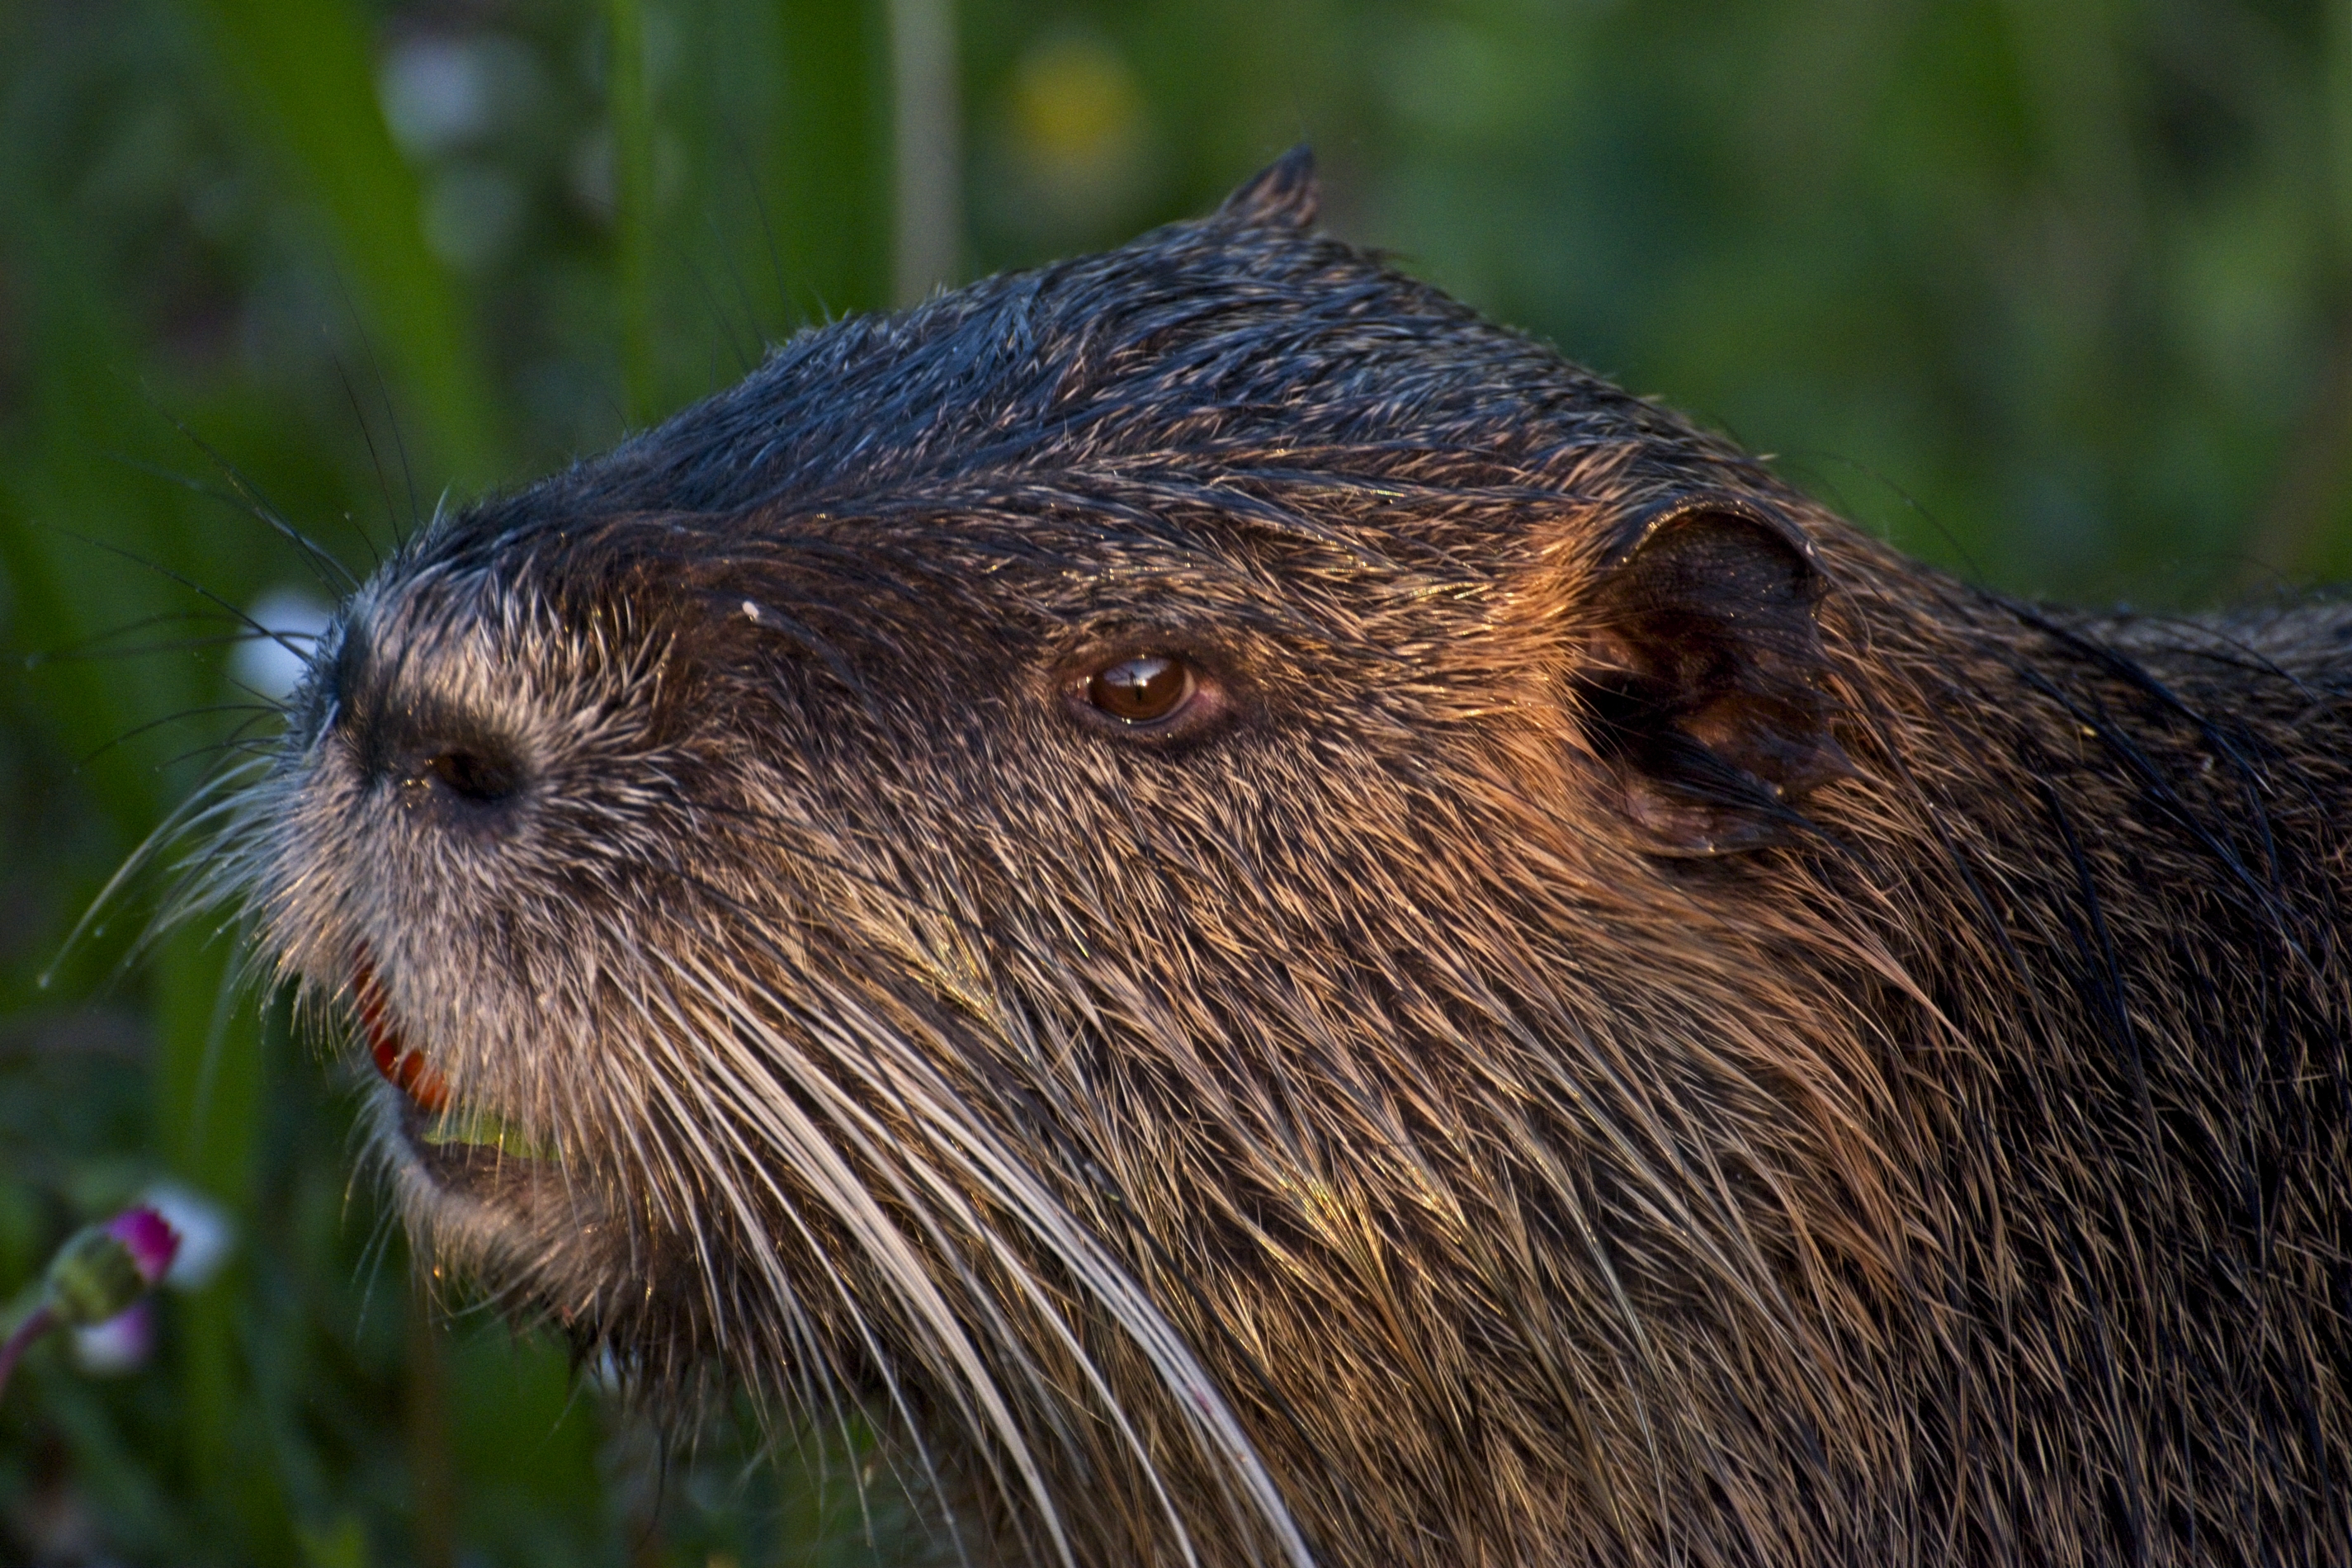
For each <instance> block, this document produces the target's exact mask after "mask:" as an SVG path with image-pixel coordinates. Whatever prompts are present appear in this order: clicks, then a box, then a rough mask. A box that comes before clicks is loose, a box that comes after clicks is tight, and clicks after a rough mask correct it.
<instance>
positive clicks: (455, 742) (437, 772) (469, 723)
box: [326, 628, 528, 815]
mask: <svg viewBox="0 0 2352 1568" xmlns="http://www.w3.org/2000/svg"><path fill="white" fill-rule="evenodd" d="M416 673H417V672H416V670H415V667H414V666H412V667H411V668H410V670H409V671H408V674H409V676H410V677H411V678H412V679H414V678H415V675H416ZM394 684H395V683H394V682H390V681H387V680H386V679H384V677H383V671H382V666H381V665H379V664H377V663H376V662H375V661H374V660H373V659H371V658H369V654H368V649H367V647H366V644H365V641H364V639H363V638H362V636H361V635H360V632H359V630H358V629H357V628H353V629H352V632H351V633H350V635H348V636H346V637H345V638H344V639H343V642H342V646H341V648H340V649H339V650H338V656H337V657H336V658H335V659H334V661H333V663H332V664H331V665H330V666H329V668H328V669H327V673H326V688H327V690H326V695H327V699H328V703H329V706H328V712H329V713H330V714H331V720H330V723H331V726H332V728H333V729H334V730H335V731H337V732H339V733H340V734H341V737H342V739H343V741H344V742H345V743H346V744H348V745H349V746H350V747H351V749H352V755H353V756H354V757H355V758H356V759H357V761H358V763H359V766H360V772H361V773H362V775H363V776H365V777H366V778H367V779H369V780H371V781H376V782H388V783H391V784H395V785H397V786H398V788H399V790H400V793H401V795H402V797H403V798H404V800H406V801H408V802H410V803H411V804H413V805H425V804H426V803H428V802H439V803H442V804H444V805H446V806H447V807H450V808H453V809H456V810H457V811H459V812H461V813H465V814H468V815H478V814H481V813H484V812H487V811H488V810H489V809H490V808H492V807H496V806H499V805H504V804H506V803H507V802H509V801H510V800H512V799H513V798H514V797H515V796H516V795H519V794H520V793H521V791H522V788H523V786H524V784H526V783H527V782H528V770H527V769H526V768H525V766H524V763H523V757H522V752H521V750H520V747H519V746H517V745H516V744H515V742H514V741H513V740H512V739H511V738H510V737H509V735H508V734H507V733H506V732H505V731H503V730H502V729H501V727H500V726H499V724H498V723H496V722H495V721H492V720H490V719H489V718H488V717H486V716H484V715H482V714H480V713H478V712H475V711H472V710H470V709H469V708H467V707H463V706H457V705H453V704H451V703H449V702H448V701H446V700H445V699H443V698H442V697H441V696H440V694H439V693H437V692H436V691H435V690H434V689H432V688H431V686H430V684H429V682H428V683H426V684H425V687H424V689H421V690H409V691H401V690H395V689H393V687H394ZM400 684H404V682H403V683H400Z"/></svg>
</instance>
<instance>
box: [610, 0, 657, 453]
mask: <svg viewBox="0 0 2352 1568" xmlns="http://www.w3.org/2000/svg"><path fill="white" fill-rule="evenodd" d="M604 15H605V19H606V21H607V24H608V25H609V26H610V29H611V32H612V46H613V55H612V74H611V76H610V78H609V79H608V83H607V89H608V92H609V94H610V106H611V109H612V114H613V205H614V212H613V232H614V237H615V238H616V240H617V242H618V244H619V247H620V257H619V259H620V304H621V379H622V386H623V391H624V394H625V397H626V401H627V406H628V417H629V423H631V424H632V425H646V424H650V423H651V422H652V420H653V416H654V322H653V270H654V126H653V103H652V99H651V95H650V92H649V90H648V89H647V87H646V23H645V16H644V13H643V11H642V10H641V8H640V7H639V5H638V4H637V0H604Z"/></svg>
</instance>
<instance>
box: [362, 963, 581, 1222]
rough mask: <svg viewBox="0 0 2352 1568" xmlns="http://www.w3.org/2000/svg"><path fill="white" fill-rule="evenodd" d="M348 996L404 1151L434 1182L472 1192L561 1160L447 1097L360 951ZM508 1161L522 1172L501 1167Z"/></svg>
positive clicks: (520, 1131) (521, 1131)
mask: <svg viewBox="0 0 2352 1568" xmlns="http://www.w3.org/2000/svg"><path fill="white" fill-rule="evenodd" d="M352 996H353V997H354V998H355V999H356V1002H357V1009H358V1012H359V1019H360V1030H361V1033H362V1036H363V1037H364V1038H365V1039H366V1042H367V1047H368V1059H369V1060H370V1062H372V1063H373V1065H374V1067H375V1070H376V1073H377V1075H378V1076H379V1077H381V1078H382V1079H383V1081H384V1083H385V1085H386V1086H387V1087H388V1089H390V1090H391V1091H392V1093H393V1094H394V1096H395V1097H396V1102H397V1105H398V1116H397V1118H396V1122H397V1125H398V1126H399V1129H400V1132H401V1136H402V1138H403V1140H404V1142H405V1143H406V1145H407V1152H409V1153H410V1154H411V1155H412V1156H414V1157H415V1160H416V1161H417V1163H419V1164H420V1165H421V1166H422V1167H423V1168H424V1170H425V1172H426V1173H428V1174H429V1175H431V1176H432V1177H433V1178H434V1180H435V1181H436V1183H437V1184H440V1185H442V1186H446V1187H457V1188H462V1189H467V1190H469V1191H472V1190H474V1189H478V1188H479V1187H481V1186H482V1185H483V1184H484V1182H485V1181H486V1179H488V1178H490V1177H492V1176H498V1177H500V1178H502V1179H504V1180H507V1181H512V1180H514V1179H517V1178H518V1177H519V1176H521V1177H526V1179H527V1176H528V1173H529V1172H530V1168H531V1167H533V1166H544V1167H550V1168H551V1167H554V1166H556V1165H560V1164H561V1163H562V1153H561V1152H560V1151H559V1150H558V1149H556V1148H555V1147H554V1146H553V1145H552V1144H551V1142H548V1141H547V1140H545V1139H543V1138H541V1137H538V1136H536V1135H534V1134H533V1133H531V1132H530V1131H528V1130H527V1129H525V1128H523V1127H521V1126H520V1125H518V1124H517V1123H516V1122H515V1121H512V1120H510V1119H509V1118H507V1117H504V1116H500V1115H499V1114H498V1113H497V1112H495V1111H492V1110H486V1109H484V1108H482V1107H480V1106H473V1105H467V1104H463V1103H460V1102H459V1101H458V1100H457V1099H456V1098H455V1097H454V1096H452V1095H451V1094H450V1092H449V1084H448V1080H447V1079H446V1078H444V1077H443V1076H442V1074H441V1070H440V1069H439V1068H436V1067H435V1066H434V1065H433V1063H432V1062H431V1060H430V1059H428V1058H426V1056H425V1052H424V1051H423V1050H422V1049H421V1048H419V1047H415V1046H413V1045H411V1044H409V1043H408V1041H407V1039H406V1038H405V1037H404V1036H403V1034H402V1033H401V1030H400V1027H399V1026H398V1024H397V1023H395V1022H394V1017H393V1012H392V1004H391V1001H390V1000H389V998H387V997H386V995H385V994H384V988H383V981H382V979H381V978H380V977H379V976H378V975H377V973H376V970H375V965H374V963H373V961H372V960H370V959H369V958H368V957H367V956H366V954H365V953H364V952H362V954H361V955H360V956H358V957H357V958H355V959H354V960H353V961H352ZM509 1162H512V1163H514V1164H515V1165H517V1166H518V1167H520V1168H519V1169H516V1170H501V1167H503V1166H505V1165H507V1164H508V1163H509ZM476 1195H479V1194H476Z"/></svg>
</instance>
